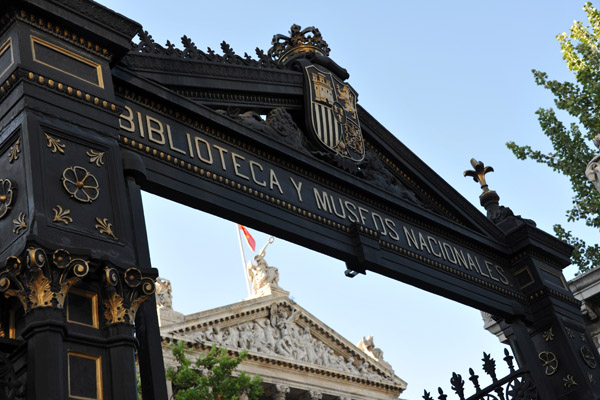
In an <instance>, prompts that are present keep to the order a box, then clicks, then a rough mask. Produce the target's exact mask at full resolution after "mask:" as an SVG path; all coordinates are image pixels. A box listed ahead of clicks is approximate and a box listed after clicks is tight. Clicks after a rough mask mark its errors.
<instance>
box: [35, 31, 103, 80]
mask: <svg viewBox="0 0 600 400" xmlns="http://www.w3.org/2000/svg"><path fill="white" fill-rule="evenodd" d="M36 43H38V44H40V45H42V46H46V47H48V48H49V49H52V50H54V51H57V52H59V53H61V54H64V55H66V56H67V57H71V58H73V59H75V60H77V61H79V62H82V63H84V64H87V65H89V66H91V67H94V68H96V74H97V75H98V83H95V82H91V81H88V80H87V79H83V78H82V77H80V76H77V75H75V74H72V73H71V72H69V71H65V70H63V69H60V68H58V67H56V66H54V65H50V64H47V63H45V62H43V61H41V60H38V58H37V56H36V54H35V44H36ZM31 53H32V54H33V61H35V62H37V63H39V64H42V65H45V66H46V67H49V68H52V69H55V70H57V71H60V72H63V73H65V74H67V75H70V76H72V77H74V78H77V79H80V80H82V81H84V82H87V83H90V84H92V85H94V86H98V87H100V88H102V89H104V80H103V79H102V66H101V65H100V64H98V63H96V62H93V61H91V60H88V59H87V58H85V57H82V56H80V55H79V54H75V53H73V52H72V51H69V50H67V49H64V48H62V47H60V46H57V45H55V44H53V43H50V42H47V41H45V40H43V39H40V38H38V37H36V36H33V35H31Z"/></svg>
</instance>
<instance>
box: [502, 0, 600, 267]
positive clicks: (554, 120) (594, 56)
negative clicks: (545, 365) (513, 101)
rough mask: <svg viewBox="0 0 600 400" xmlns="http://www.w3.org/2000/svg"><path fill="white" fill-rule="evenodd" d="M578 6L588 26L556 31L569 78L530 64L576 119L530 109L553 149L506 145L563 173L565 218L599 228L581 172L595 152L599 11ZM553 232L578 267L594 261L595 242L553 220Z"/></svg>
mask: <svg viewBox="0 0 600 400" xmlns="http://www.w3.org/2000/svg"><path fill="white" fill-rule="evenodd" d="M583 10H584V11H585V13H586V14H587V19H588V22H589V26H584V25H583V23H582V22H579V21H575V22H574V23H573V26H571V29H570V30H569V32H568V33H562V34H559V35H557V37H556V38H557V40H558V42H559V43H560V48H561V50H562V54H563V59H564V60H565V62H566V64H567V66H568V67H569V70H570V71H571V72H573V74H574V76H575V82H574V83H573V82H558V81H555V80H550V79H549V78H548V75H547V74H546V73H545V72H541V71H537V70H535V69H534V70H532V72H533V76H534V78H535V82H536V83H537V84H538V85H540V86H543V87H544V88H546V89H549V90H550V91H551V92H552V94H553V95H554V96H555V99H554V103H555V105H556V108H558V109H559V110H563V111H566V112H567V113H568V114H570V115H571V116H572V117H574V118H575V120H576V121H578V122H577V123H570V124H568V125H565V124H563V123H562V122H561V121H560V120H559V119H558V117H557V115H556V112H555V111H554V110H553V109H552V108H549V109H544V108H540V109H539V110H537V112H536V114H537V115H538V120H539V122H540V126H541V128H542V130H543V132H544V134H545V135H546V136H547V137H548V138H549V139H550V141H551V143H552V147H553V149H554V150H553V151H552V152H549V153H543V152H541V151H538V150H534V149H532V148H531V147H530V146H518V145H517V144H515V143H514V142H508V143H507V144H506V145H507V147H508V148H509V149H510V150H511V151H512V152H513V153H514V154H515V156H517V158H519V159H521V160H524V159H527V158H530V159H532V160H535V161H537V162H539V163H542V164H546V165H547V166H549V167H550V168H552V169H553V170H554V171H556V172H559V173H561V174H563V175H565V176H567V177H568V178H569V180H570V182H571V188H572V189H573V192H574V196H573V208H571V209H570V210H567V218H568V221H570V222H573V221H579V220H582V221H585V224H586V225H587V226H590V227H594V228H600V214H599V212H600V195H599V193H598V192H597V191H596V189H595V188H594V186H593V185H592V183H591V182H590V181H588V180H587V178H586V177H585V168H586V165H587V163H588V162H589V161H590V160H591V159H592V157H594V156H595V155H596V154H597V153H598V149H593V148H592V147H591V146H590V143H591V142H592V139H593V138H594V137H596V135H598V134H600V13H599V12H598V10H596V9H595V8H594V7H593V6H592V4H591V3H589V2H587V3H585V5H584V6H583ZM554 233H555V234H556V236H557V237H558V238H559V239H562V240H564V241H566V242H567V243H569V244H571V245H572V246H574V247H575V250H574V251H573V255H572V257H571V261H572V263H573V264H575V265H577V266H578V268H579V271H580V272H583V271H586V270H588V269H590V268H592V267H594V266H595V265H598V264H600V247H599V246H598V245H597V244H596V245H593V246H589V245H587V244H586V243H585V242H584V241H583V240H581V239H579V238H577V237H575V236H574V235H573V234H572V233H571V231H567V230H566V229H565V228H563V227H562V226H561V225H554Z"/></svg>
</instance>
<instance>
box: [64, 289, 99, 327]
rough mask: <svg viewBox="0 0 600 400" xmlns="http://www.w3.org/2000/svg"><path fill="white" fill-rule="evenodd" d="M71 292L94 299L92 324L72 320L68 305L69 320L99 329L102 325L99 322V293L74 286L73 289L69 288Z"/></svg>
mask: <svg viewBox="0 0 600 400" xmlns="http://www.w3.org/2000/svg"><path fill="white" fill-rule="evenodd" d="M69 292H70V293H73V294H75V295H78V296H82V297H87V298H90V299H92V325H90V324H84V323H83V322H79V321H74V320H72V319H71V318H70V315H69V307H67V322H70V323H72V324H78V325H83V326H89V327H92V328H96V329H98V328H99V327H100V324H99V323H98V295H97V294H96V293H93V292H88V291H86V290H81V289H75V288H72V289H71V290H69Z"/></svg>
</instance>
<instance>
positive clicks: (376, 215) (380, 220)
mask: <svg viewBox="0 0 600 400" xmlns="http://www.w3.org/2000/svg"><path fill="white" fill-rule="evenodd" d="M375 217H377V218H379V222H380V223H381V228H382V229H383V232H381V231H380V232H381V234H382V235H384V236H386V235H387V230H386V229H385V224H384V223H383V218H381V215H379V214H376V213H371V219H372V220H373V225H375V229H376V230H378V231H379V225H377V221H376V220H375Z"/></svg>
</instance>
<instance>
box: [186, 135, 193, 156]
mask: <svg viewBox="0 0 600 400" xmlns="http://www.w3.org/2000/svg"><path fill="white" fill-rule="evenodd" d="M185 138H186V140H187V145H188V150H189V152H190V157H191V158H194V148H193V147H192V136H191V135H190V134H189V133H187V132H186V133H185Z"/></svg>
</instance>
